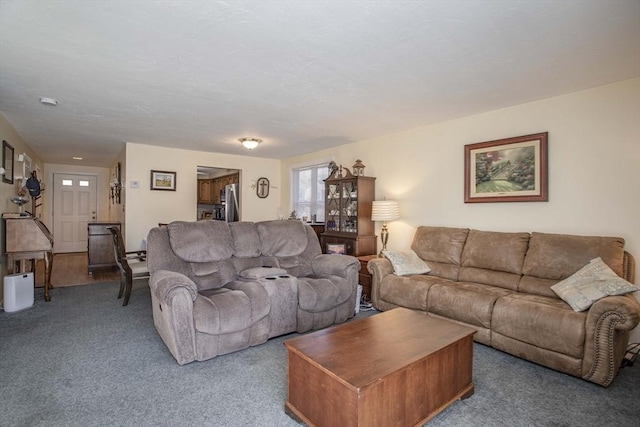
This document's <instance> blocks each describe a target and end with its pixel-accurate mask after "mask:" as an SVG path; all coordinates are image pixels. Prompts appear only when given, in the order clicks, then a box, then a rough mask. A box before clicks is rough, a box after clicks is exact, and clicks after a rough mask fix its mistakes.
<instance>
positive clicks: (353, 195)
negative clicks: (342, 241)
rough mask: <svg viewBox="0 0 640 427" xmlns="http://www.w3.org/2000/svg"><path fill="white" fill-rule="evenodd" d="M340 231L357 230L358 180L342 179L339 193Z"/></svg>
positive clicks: (353, 231) (352, 231) (355, 231)
mask: <svg viewBox="0 0 640 427" xmlns="http://www.w3.org/2000/svg"><path fill="white" fill-rule="evenodd" d="M341 196H342V197H341V200H340V201H341V212H340V220H341V221H340V231H342V232H344V233H357V232H358V182H357V181H356V180H350V181H343V182H342V193H341Z"/></svg>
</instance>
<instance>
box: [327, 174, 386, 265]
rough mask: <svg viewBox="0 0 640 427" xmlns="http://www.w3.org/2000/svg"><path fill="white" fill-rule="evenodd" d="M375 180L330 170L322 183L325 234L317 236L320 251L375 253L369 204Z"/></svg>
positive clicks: (356, 254) (373, 191)
mask: <svg viewBox="0 0 640 427" xmlns="http://www.w3.org/2000/svg"><path fill="white" fill-rule="evenodd" d="M375 180H376V179H375V178H374V177H365V176H355V175H353V174H352V173H351V172H350V171H349V169H342V168H339V169H337V168H336V169H334V170H333V172H332V173H331V175H329V177H328V178H327V179H325V180H324V189H325V231H324V233H322V234H321V236H320V244H321V246H322V251H323V252H325V253H326V252H327V245H329V244H337V245H344V253H345V254H347V255H353V256H361V255H372V254H376V253H377V245H376V243H377V240H376V236H375V234H374V223H373V221H371V204H372V202H373V198H374V195H375Z"/></svg>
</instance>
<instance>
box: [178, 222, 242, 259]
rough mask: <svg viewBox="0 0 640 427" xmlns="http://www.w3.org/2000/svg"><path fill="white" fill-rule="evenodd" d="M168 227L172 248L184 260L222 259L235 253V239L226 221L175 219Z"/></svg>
mask: <svg viewBox="0 0 640 427" xmlns="http://www.w3.org/2000/svg"><path fill="white" fill-rule="evenodd" d="M167 228H168V230H169V243H170V244H171V249H172V250H173V252H174V253H175V254H176V256H177V257H178V258H180V259H181V260H183V261H187V262H209V261H222V260H225V259H229V258H231V256H232V255H233V249H234V248H233V239H232V237H231V231H229V226H228V224H227V223H226V222H222V221H196V222H183V221H175V222H172V223H170V224H169V225H167Z"/></svg>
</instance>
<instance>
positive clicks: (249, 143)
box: [238, 138, 262, 150]
mask: <svg viewBox="0 0 640 427" xmlns="http://www.w3.org/2000/svg"><path fill="white" fill-rule="evenodd" d="M238 141H240V143H241V144H242V145H243V146H244V148H246V149H247V150H253V149H254V148H256V147H257V146H258V145H260V143H261V142H262V140H261V139H260V138H240V139H239V140H238Z"/></svg>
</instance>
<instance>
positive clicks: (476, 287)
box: [427, 282, 511, 328]
mask: <svg viewBox="0 0 640 427" xmlns="http://www.w3.org/2000/svg"><path fill="white" fill-rule="evenodd" d="M509 294H511V291H509V290H507V289H502V288H498V287H495V286H489V285H482V284H478V283H467V282H457V283H444V282H443V283H438V284H435V285H433V286H432V287H431V288H430V289H429V293H428V294H427V310H428V311H429V312H430V313H435V314H438V315H440V316H444V317H448V318H450V319H454V320H459V321H461V322H464V323H468V324H470V325H475V326H482V327H484V328H491V316H492V312H493V306H494V304H495V302H496V300H498V299H499V298H501V297H503V296H506V295H509Z"/></svg>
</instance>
